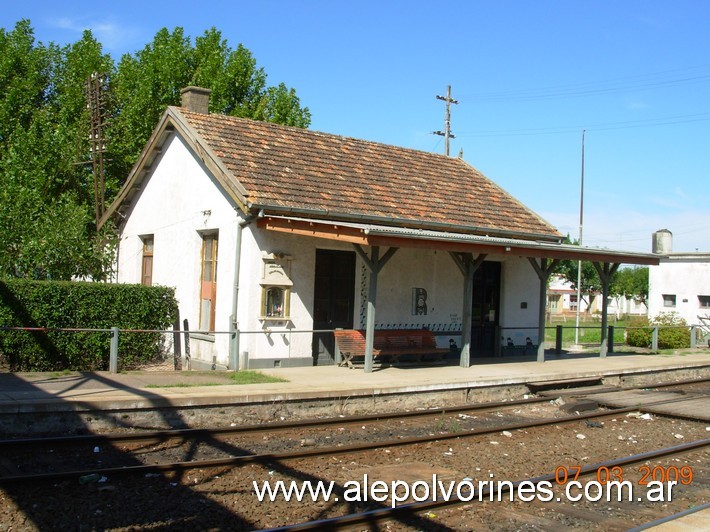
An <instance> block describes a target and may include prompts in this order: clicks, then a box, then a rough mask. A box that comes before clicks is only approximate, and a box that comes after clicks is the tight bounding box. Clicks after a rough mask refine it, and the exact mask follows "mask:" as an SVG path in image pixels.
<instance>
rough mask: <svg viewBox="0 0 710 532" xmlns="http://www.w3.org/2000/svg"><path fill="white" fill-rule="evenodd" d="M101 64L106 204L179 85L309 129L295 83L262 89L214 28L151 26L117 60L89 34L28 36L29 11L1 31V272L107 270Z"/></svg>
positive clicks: (217, 104) (241, 52)
mask: <svg viewBox="0 0 710 532" xmlns="http://www.w3.org/2000/svg"><path fill="white" fill-rule="evenodd" d="M94 73H98V74H100V75H102V76H106V77H107V78H108V79H109V80H110V84H109V87H110V90H109V91H107V93H106V94H105V95H104V96H106V100H105V101H104V104H105V107H104V116H103V120H104V121H105V122H104V125H105V134H106V150H107V151H106V154H105V157H106V166H105V169H106V170H105V173H103V174H101V176H99V177H100V178H102V179H103V181H104V182H105V186H106V202H108V201H110V200H111V197H112V195H113V194H114V193H115V192H116V191H117V190H118V188H119V187H120V185H121V184H122V183H123V181H124V180H125V179H126V177H127V176H128V173H129V171H130V168H131V166H132V165H133V163H134V162H135V160H136V159H137V157H138V155H139V154H140V151H141V150H142V148H143V146H144V145H145V143H146V141H147V140H148V138H149V136H150V134H151V132H152V130H153V128H154V127H155V125H156V124H157V122H158V120H159V118H160V116H161V114H162V113H163V112H164V110H165V108H166V107H167V106H168V105H180V91H181V89H182V88H183V87H186V86H188V85H201V86H204V87H207V88H210V89H212V91H213V92H212V99H211V100H212V103H211V109H212V112H218V113H224V114H230V115H235V116H242V117H248V118H253V119H257V120H268V121H273V122H279V123H283V124H289V125H294V126H298V127H308V125H309V124H310V112H309V110H308V108H305V107H302V106H301V104H300V101H299V99H298V97H297V96H296V93H295V90H294V89H289V88H287V87H286V86H285V85H284V84H279V85H278V86H275V87H270V86H268V85H267V82H266V73H265V72H264V70H263V68H260V67H258V66H257V64H256V60H255V59H254V57H253V56H252V55H251V53H250V52H249V50H247V49H246V48H244V47H243V46H242V45H239V46H238V47H237V49H236V50H233V49H232V48H230V47H229V46H228V44H227V42H226V40H224V39H223V38H222V36H221V33H220V32H219V31H218V30H216V29H214V28H212V29H210V30H208V31H206V32H205V33H204V35H202V36H201V37H198V38H197V39H196V40H195V44H194V45H193V44H192V42H191V40H190V38H189V37H187V36H185V34H184V31H183V29H182V28H176V29H175V30H173V31H172V32H170V31H168V30H167V29H165V28H164V29H162V30H160V31H159V32H158V33H157V34H156V36H155V38H154V39H153V41H152V42H151V43H149V44H147V45H146V46H145V47H144V48H143V49H142V50H140V51H138V52H137V53H135V54H126V55H124V56H123V57H122V58H121V60H120V63H119V65H118V66H116V65H115V64H114V61H113V59H111V57H110V56H109V55H107V54H104V53H103V51H102V46H101V44H100V43H99V42H98V41H97V40H96V39H95V38H94V37H93V35H92V34H91V32H89V31H86V32H84V33H83V35H82V37H81V39H80V40H79V41H77V42H76V43H74V44H71V45H68V46H65V47H58V46H56V45H55V44H53V43H50V44H49V45H44V44H42V43H41V42H40V43H37V42H36V41H35V36H34V31H33V30H32V27H31V24H30V22H29V21H28V20H21V21H19V22H18V23H17V24H16V25H15V27H14V29H12V30H10V31H6V30H5V29H1V28H0V277H2V276H18V277H31V278H53V279H70V278H73V277H77V276H88V277H92V278H94V279H102V278H104V277H105V276H106V275H107V274H108V273H109V271H110V264H111V258H112V255H111V249H112V246H111V240H112V234H111V228H110V227H106V228H105V229H104V232H103V233H102V234H97V232H96V225H95V216H94V176H93V174H92V165H91V161H92V156H94V155H95V153H94V154H92V153H90V152H89V147H90V143H89V140H88V136H89V131H90V128H89V112H88V110H87V105H86V104H87V102H86V95H85V85H86V81H87V80H88V79H89V77H90V76H91V75H92V74H94Z"/></svg>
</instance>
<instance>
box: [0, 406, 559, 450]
mask: <svg viewBox="0 0 710 532" xmlns="http://www.w3.org/2000/svg"><path fill="white" fill-rule="evenodd" d="M549 401H550V398H549V397H531V398H529V399H516V400H514V401H498V402H492V403H479V404H474V405H460V406H451V407H442V408H432V409H427V410H409V411H406V412H383V413H381V414H368V415H365V416H350V417H329V418H323V419H305V420H301V421H286V422H274V423H262V424H251V425H241V426H239V427H220V428H217V427H215V428H199V429H198V428H195V429H174V430H157V431H148V432H142V433H140V434H121V433H113V434H85V435H79V436H52V437H48V438H18V439H5V440H0V449H2V448H7V447H17V446H20V447H26V446H35V445H67V444H85V443H87V444H88V443H116V442H126V441H146V440H149V441H153V440H154V441H166V440H171V439H178V438H187V437H200V436H215V435H220V434H222V435H224V434H244V433H252V432H254V433H259V432H266V431H275V430H290V429H301V428H312V427H320V426H323V427H328V426H331V425H347V424H351V423H365V422H372V421H384V420H390V419H406V418H412V417H426V416H434V415H445V414H455V413H459V412H470V411H479V410H494V409H496V408H504V407H508V406H519V405H527V404H536V403H546V402H549Z"/></svg>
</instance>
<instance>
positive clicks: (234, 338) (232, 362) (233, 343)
mask: <svg viewBox="0 0 710 532" xmlns="http://www.w3.org/2000/svg"><path fill="white" fill-rule="evenodd" d="M229 331H230V334H229V368H228V369H229V370H230V371H238V370H239V336H238V335H239V329H238V328H237V323H236V320H235V319H234V316H232V319H230V320H229Z"/></svg>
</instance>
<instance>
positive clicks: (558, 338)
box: [555, 325, 562, 355]
mask: <svg viewBox="0 0 710 532" xmlns="http://www.w3.org/2000/svg"><path fill="white" fill-rule="evenodd" d="M555 354H556V355H561V354H562V325H558V326H557V327H555Z"/></svg>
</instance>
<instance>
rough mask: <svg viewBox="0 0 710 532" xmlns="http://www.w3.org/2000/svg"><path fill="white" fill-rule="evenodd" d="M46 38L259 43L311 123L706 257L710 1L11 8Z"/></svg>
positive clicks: (9, 17) (117, 44) (634, 238)
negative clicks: (660, 234)
mask: <svg viewBox="0 0 710 532" xmlns="http://www.w3.org/2000/svg"><path fill="white" fill-rule="evenodd" d="M21 18H28V19H30V20H31V22H32V26H33V28H34V29H35V35H36V38H37V40H39V41H43V42H49V41H54V42H56V43H59V44H66V43H69V42H74V41H76V40H77V39H79V38H80V35H81V31H82V30H83V29H86V28H88V29H91V30H92V31H93V32H94V34H95V36H96V37H97V38H98V39H99V41H100V42H102V43H103V45H104V47H105V51H106V52H108V53H111V54H112V55H113V56H114V57H115V58H119V57H120V56H121V55H122V54H124V53H133V52H136V51H137V50H139V49H141V48H142V47H143V46H145V44H146V43H148V42H150V41H152V39H153V37H154V35H155V33H156V32H157V31H158V30H159V29H160V28H162V27H167V28H169V29H171V30H172V29H173V28H175V27H177V26H180V27H182V28H184V29H185V32H186V34H187V35H190V36H191V37H192V38H193V39H194V37H195V36H199V35H201V34H202V33H203V32H204V31H205V30H206V29H208V28H210V27H212V26H214V27H216V28H218V29H219V30H221V31H222V34H223V36H224V38H226V39H227V41H228V42H229V44H230V45H231V46H232V47H233V48H236V46H237V45H238V44H239V43H242V44H243V45H244V46H246V47H247V48H248V49H249V50H250V51H251V52H252V53H253V54H254V56H255V58H256V60H257V62H258V64H259V65H260V66H262V67H264V69H265V71H266V72H267V74H268V76H269V83H270V84H278V83H279V82H284V83H286V85H288V86H290V87H294V88H295V89H296V91H297V93H298V95H299V96H300V98H301V102H302V104H303V105H305V106H308V107H309V108H310V110H311V113H312V124H311V128H312V129H314V130H318V131H324V132H328V133H335V134H339V135H346V136H351V137H357V138H363V139H367V140H373V141H378V142H384V143H387V144H394V145H398V146H404V147H408V148H414V149H418V150H425V151H435V152H439V153H443V150H444V142H443V138H442V137H439V136H436V135H433V134H432V131H435V130H443V129H444V116H445V115H444V112H445V104H444V102H443V101H441V100H438V99H437V98H436V96H437V95H439V96H443V95H445V94H446V87H447V85H451V87H452V97H453V98H455V99H456V100H458V102H459V103H458V104H457V105H452V106H451V107H452V110H451V130H452V133H453V134H454V135H456V138H455V139H452V141H451V154H452V155H457V154H458V153H459V150H463V157H464V159H465V160H466V161H467V162H468V163H470V164H471V165H473V166H474V167H476V168H477V169H479V170H480V171H481V172H483V173H484V174H486V175H487V176H488V177H490V178H491V179H493V180H494V181H495V182H497V183H498V184H499V185H501V186H502V187H503V188H505V189H506V190H507V191H509V192H510V193H511V194H513V195H514V196H515V197H517V198H518V199H519V200H520V201H522V202H523V203H525V204H526V205H528V206H529V207H530V208H532V209H533V210H535V211H536V212H537V213H538V214H540V215H541V216H543V217H544V218H545V219H547V220H548V221H549V222H551V223H552V224H553V225H555V226H556V227H558V228H559V229H560V231H562V232H563V233H570V235H571V236H572V237H573V238H576V237H577V236H578V232H579V206H580V177H581V168H582V164H581V148H582V130H583V129H584V130H586V133H585V166H584V168H585V174H584V180H585V190H584V233H583V235H584V237H583V240H584V244H585V245H590V246H600V247H608V248H612V249H623V250H630V251H642V252H643V251H650V249H651V233H652V232H653V231H655V230H657V229H663V228H665V229H669V230H670V231H671V232H673V235H674V244H673V248H674V251H695V250H699V251H707V252H710V101H709V98H708V96H709V95H710V91H709V89H710V31H708V28H710V3H708V2H705V1H703V0H674V1H673V2H670V1H655V0H625V1H623V2H620V1H596V2H589V1H587V2H582V1H571V0H566V1H563V0H536V1H534V2H533V1H523V0H519V1H512V0H498V1H493V0H489V1H476V0H472V1H459V0H450V1H449V2H445V3H438V4H436V3H434V2H430V1H429V2H423V1H417V0H412V1H390V2H387V1H385V0H379V1H376V2H375V1H371V0H358V1H357V2H345V1H336V0H331V1H298V2H296V1H290V2H287V1H275V0H262V1H253V0H252V1H249V2H246V1H242V0H232V1H230V2H210V1H206V0H205V1H202V2H180V1H174V2H170V3H167V4H166V3H163V2H96V1H93V2H83V1H81V2H72V1H66V2H61V3H60V2H49V1H47V2H38V1H32V0H27V1H24V2H11V3H7V4H6V5H5V6H4V7H3V9H2V10H1V11H0V27H3V28H5V29H10V28H12V27H13V26H14V24H15V23H16V22H17V21H18V20H20V19H21Z"/></svg>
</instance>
